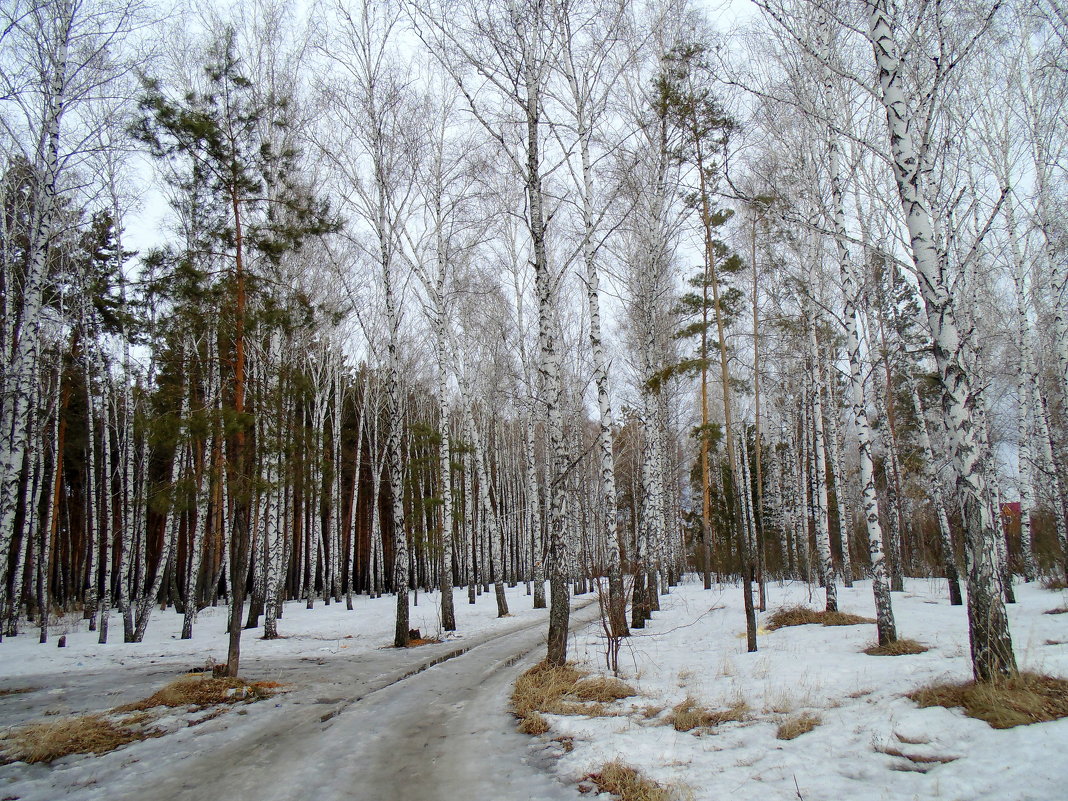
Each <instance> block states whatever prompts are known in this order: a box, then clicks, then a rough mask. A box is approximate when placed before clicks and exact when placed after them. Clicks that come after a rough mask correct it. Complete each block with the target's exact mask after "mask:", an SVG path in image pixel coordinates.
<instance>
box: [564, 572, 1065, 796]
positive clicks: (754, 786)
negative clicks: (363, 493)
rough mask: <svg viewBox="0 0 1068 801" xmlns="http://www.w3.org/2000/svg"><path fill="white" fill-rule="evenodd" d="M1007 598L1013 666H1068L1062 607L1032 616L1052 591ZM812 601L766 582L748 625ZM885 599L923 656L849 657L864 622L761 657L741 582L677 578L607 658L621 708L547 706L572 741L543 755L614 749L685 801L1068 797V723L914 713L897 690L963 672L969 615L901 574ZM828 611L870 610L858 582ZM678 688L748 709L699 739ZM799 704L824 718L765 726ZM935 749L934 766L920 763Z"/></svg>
mask: <svg viewBox="0 0 1068 801" xmlns="http://www.w3.org/2000/svg"><path fill="white" fill-rule="evenodd" d="M1016 596H1017V599H1018V603H1017V604H1015V605H1010V606H1009V607H1008V611H1009V617H1010V625H1011V629H1012V636H1013V643H1014V646H1015V650H1016V655H1017V659H1018V661H1019V664H1020V667H1021V669H1024V670H1032V671H1037V672H1043V673H1049V674H1052V675H1059V676H1068V644H1066V643H1064V642H1061V641H1063V640H1068V625H1066V623H1068V616H1065V615H1046V614H1043V612H1045V611H1046V610H1049V609H1052V608H1054V607H1058V606H1064V605H1065V599H1064V597H1063V596H1062V594H1060V593H1055V592H1050V591H1047V590H1043V589H1041V588H1040V587H1039V586H1038V585H1036V584H1034V583H1031V584H1021V585H1019V586H1018V587H1017V588H1016ZM821 599H822V593H821V592H819V591H817V590H809V589H808V588H807V587H806V586H805V585H802V584H796V583H790V584H786V585H784V586H783V585H777V584H772V585H769V587H768V609H769V612H768V613H767V614H762V615H760V617H759V621H760V622H761V623H763V622H764V621H766V620H767V617H768V616H769V615H770V613H771V612H772V611H774V610H775V609H776V608H778V607H780V606H789V605H793V604H797V603H804V604H806V605H810V606H813V607H814V608H820V607H821ZM893 604H894V613H895V617H896V620H897V624H898V631H899V634H900V636H902V637H909V638H912V639H916V640H919V641H920V642H921V643H923V644H924V645H927V646H928V647H929V648H930V650H929V651H927V652H926V653H923V654H917V655H911V656H899V657H873V656H868V655H866V654H864V653H861V652H862V650H863V649H864V648H865V647H867V646H868V645H872V644H874V639H875V626H874V625H870V624H868V625H859V626H840V627H823V626H813V625H809V626H798V627H790V628H783V629H779V630H776V631H773V632H767V633H761V634H760V635H759V636H758V645H759V651H758V652H757V653H753V654H749V653H746V650H745V636H744V628H745V623H744V617H743V612H742V596H741V591H740V589H738V588H737V587H731V586H726V587H720V588H717V589H713V590H711V591H706V590H704V589H703V588H702V587H701V586H700V585H698V584H694V583H685V584H683V585H681V586H679V587H676V588H674V589H673V590H672V591H671V594H670V595H667V596H665V597H663V598H662V599H661V607H662V611H661V612H658V613H655V614H654V619H653V621H651V622H650V623H649V624H647V627H646V628H645V629H644V630H637V631H635V632H634V635H635V636H632V637H631V638H630V639H628V640H627V641H626V645H625V646H624V649H623V651H622V652H621V654H620V667H621V673H622V677H623V678H624V679H626V680H627V681H629V682H630V683H631V684H632V685H633V686H635V687H636V688H637V689H638V690H639V692H640V695H639V696H638V697H636V698H631V699H627V700H626V701H623V702H620V703H619V706H620V707H622V708H624V709H626V710H629V711H630V712H631V714H627V715H624V716H619V717H605V718H585V717H573V716H548V718H549V720H550V723H551V725H552V730H551V731H550V732H549V733H548V734H546V735H544V738H543V739H545V740H548V741H551V740H553V739H554V738H561V737H569V738H571V740H572V742H571V743H570V745H572V746H573V750H572V751H571V752H570V753H564V752H563V750H562V749H561V755H560V760H559V762H558V763H557V770H558V771H559V772H560V773H561V774H562V777H563V778H566V779H568V780H570V781H574V782H579V781H582V779H583V777H584V776H586V775H588V774H589V773H591V772H594V771H596V770H598V769H599V768H600V767H601V765H603V764H604V763H605V762H608V761H610V760H612V759H621V760H622V761H624V762H626V763H628V764H630V765H631V766H633V767H635V768H638V769H639V770H641V771H642V772H643V773H645V774H646V775H648V776H650V777H652V778H654V779H656V780H657V781H660V782H661V783H665V784H673V785H675V786H676V787H677V788H678V789H679V790H680V791H681V793H682V796H683V797H686V798H692V799H694V801H702V800H703V799H722V798H730V799H732V801H744V800H745V799H753V801H757V800H758V799H759V800H760V801H774V800H775V799H783V800H784V801H785V800H786V799H791V801H797V799H798V798H799V797H801V798H803V799H807V801H813V800H814V799H834V800H835V801H848V800H849V799H864V801H876V800H878V799H887V800H889V799H893V801H905V800H907V799H947V801H948V800H950V799H952V800H953V801H965V799H985V798H992V799H994V798H996V799H998V801H1025V800H1029V799H1034V801H1040V800H1041V801H1050V800H1051V799H1058V798H1065V797H1068V790H1066V789H1065V788H1068V762H1066V761H1065V760H1064V759H1063V753H1064V751H1065V749H1066V747H1068V720H1059V721H1054V722H1050V723H1041V724H1033V725H1028V726H1020V727H1016V728H1013V729H1007V730H995V729H992V728H990V727H989V726H988V725H987V724H986V723H984V722H982V721H979V720H975V719H972V718H968V717H965V716H964V715H963V714H962V712H961V711H960V710H950V709H944V708H941V707H932V708H927V709H920V708H918V707H917V706H916V704H914V703H913V702H912V701H910V700H908V699H907V698H905V697H904V695H905V693H907V692H909V691H910V690H913V689H916V688H918V687H920V686H922V685H924V684H928V683H931V682H935V681H963V680H966V679H970V678H971V669H970V661H969V656H968V654H969V648H968V638H967V618H966V612H965V609H964V607H959V606H958V607H952V606H950V605H949V601H948V599H947V593H946V592H945V585H944V582H941V581H934V580H932V581H929V580H918V579H913V580H909V581H907V583H906V592H905V593H903V594H902V593H894V594H893ZM839 608H840V609H841V610H842V611H845V612H852V613H855V614H860V615H865V616H868V617H874V614H875V612H874V601H873V598H872V593H871V585H870V583H869V582H857V583H856V585H855V586H854V587H853V588H852V589H844V588H839ZM1050 642H1052V643H1055V644H1048V643H1050ZM576 657H577V658H578V659H580V661H581V662H582V663H584V664H585V666H586V667H588V668H590V669H593V670H597V671H603V670H604V649H603V642H602V640H601V638H599V637H598V636H597V632H596V631H594V630H590V631H588V633H587V634H586V636H585V637H584V638H581V639H580V641H579V645H578V648H577V649H576ZM687 696H692V697H694V698H695V699H697V700H698V701H699V702H700V703H701V704H703V705H706V706H709V707H712V708H725V707H728V706H730V705H731V704H732V703H735V702H738V701H744V702H745V703H746V704H748V706H749V708H750V711H749V715H748V719H747V720H744V721H742V722H737V723H727V724H723V725H721V726H719V727H717V728H716V729H715V730H714V731H713V732H711V733H693V732H676V731H675V730H674V728H673V727H672V726H671V725H670V724H669V723H668V722H667V717H668V715H669V714H670V712H671V707H673V706H674V705H675V704H677V703H679V702H680V701H682V700H683V699H684V698H686V697H687ZM649 706H653V707H663V711H662V712H660V713H659V714H658V715H657V716H655V717H653V718H651V719H648V720H647V719H646V717H645V715H643V714H641V711H642V710H643V709H645V708H647V707H649ZM798 713H812V714H815V715H817V716H819V717H820V718H821V719H822V723H821V725H819V726H817V727H816V728H815V729H814V730H813V731H812V732H810V733H806V734H802V735H801V736H799V737H797V738H796V739H793V740H789V741H784V740H778V739H776V730H777V727H778V724H779V723H780V722H782V721H783V720H784V719H786V718H788V717H790V716H793V715H796V714H798ZM887 752H900V753H901V754H907V755H908V756H913V757H916V760H911V759H909V758H908V757H907V756H900V755H894V753H887ZM935 757H937V758H939V759H940V760H946V762H945V764H941V763H940V762H931V761H922V760H923V759H924V758H928V759H930V758H935ZM921 770H923V771H926V772H920V771H921Z"/></svg>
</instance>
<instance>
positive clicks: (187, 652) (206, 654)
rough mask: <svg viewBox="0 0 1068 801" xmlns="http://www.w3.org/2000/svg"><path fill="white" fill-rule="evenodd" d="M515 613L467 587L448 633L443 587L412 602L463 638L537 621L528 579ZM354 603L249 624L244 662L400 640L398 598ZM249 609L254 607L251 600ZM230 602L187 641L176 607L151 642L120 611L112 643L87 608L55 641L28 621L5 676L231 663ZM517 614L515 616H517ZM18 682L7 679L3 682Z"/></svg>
mask: <svg viewBox="0 0 1068 801" xmlns="http://www.w3.org/2000/svg"><path fill="white" fill-rule="evenodd" d="M507 596H508V604H509V611H510V617H509V618H506V619H505V620H503V621H501V620H498V618H497V606H496V602H495V600H494V596H493V588H492V587H490V592H489V593H483V594H482V595H480V596H478V598H477V603H476V604H475V605H474V606H471V605H469V604H468V602H467V590H466V588H457V589H456V591H455V593H454V598H453V600H454V603H455V605H456V619H457V624H458V626H459V631H458V632H457V633H456V634H448V635H446V633H445V632H444V631H442V629H441V604H440V600H439V599H440V595H439V594H438V593H437V592H432V593H419V595H418V605H417V606H412V607H411V628H413V629H419V632H420V634H421V635H422V636H423V637H438V638H442V639H446V640H462V639H463V638H464V637H470V636H472V635H476V634H481V633H484V632H486V631H489V630H491V629H493V628H501V627H506V626H507V625H508V624H509V621H512V622H516V621H522V622H529V621H530V620H531V619H534V618H536V617H540V616H544V615H545V610H544V609H532V608H531V601H530V599H529V598H526V597H525V590H524V587H523V585H519V586H517V587H514V588H508V590H507ZM352 604H353V609H352V610H351V611H349V610H348V609H346V607H345V602H344V600H342V602H341V603H331V604H330V606H324V604H323V602H322V601H317V602H316V604H315V608H314V609H306V608H305V602H304V601H289V602H287V603H286V604H285V606H284V612H283V615H282V617H281V618H280V619H279V620H278V633H279V635H280V636H279V639H277V640H264V639H262V637H263V626H262V618H261V619H260V621H261V625H260V626H259V627H258V628H256V629H248V630H246V631H245V632H244V633H243V634H242V636H241V659H242V662H243V663H244V662H250V661H259V660H272V659H281V658H287V657H304V658H315V659H318V660H327V661H329V660H332V659H336V658H338V657H346V656H351V655H352V654H353V653H355V652H357V651H363V650H366V649H373V648H381V647H386V646H389V645H391V644H392V642H393V633H394V621H395V617H394V614H395V609H396V599H395V598H394V597H393V596H383V597H381V598H369V597H367V596H365V595H359V596H353V599H352ZM245 613H246V615H247V613H248V605H247V604H246V605H245ZM227 616H228V615H227V608H226V607H225V606H224V605H221V604H220V606H217V607H207V608H206V609H203V610H201V611H200V613H199V614H198V615H197V622H196V624H195V625H194V626H193V636H192V638H191V639H188V640H182V639H180V638H179V635H180V634H181V631H182V616H181V615H179V614H177V613H175V612H174V611H173V610H168V611H166V612H161V611H159V610H158V609H157V610H155V611H154V612H153V616H152V620H151V621H150V623H149V626H148V630H147V632H146V633H145V639H144V642H141V643H124V642H123V641H122V619H121V617H120V616H119V615H117V614H116V613H115V612H114V611H113V612H112V615H111V630H110V632H109V642H108V643H107V644H105V645H100V644H98V643H97V637H98V636H99V635H98V633H97V632H90V631H88V630H87V628H88V626H87V623H86V622H85V621H83V620H82V616H81V615H80V614H72V615H67V616H65V617H64V618H62V619H60V620H57V621H55V623H54V625H53V626H51V627H50V628H49V638H50V639H49V642H48V643H47V644H45V645H41V644H39V643H38V641H37V640H38V637H37V630H35V629H32V628H30V627H29V626H27V625H26V624H25V623H24V624H23V633H22V634H21V635H20V636H18V637H9V638H5V639H4V641H3V642H0V682H3V679H5V678H15V677H21V676H26V677H32V676H34V675H36V674H40V673H51V672H62V673H68V672H71V671H78V670H101V669H106V668H107V667H109V666H121V665H135V664H138V665H143V664H156V663H170V662H179V663H181V664H183V665H185V666H186V668H187V669H188V668H195V667H204V666H205V665H206V664H208V663H212V662H214V663H221V662H225V661H226V648H227V641H228V640H227V638H228V635H227V634H226V632H225V628H226V619H227ZM512 619H515V620H514V621H513V620H512ZM61 634H66V636H67V647H66V648H58V647H57V640H58V638H59V635H61ZM8 685H11V686H14V685H12V684H11V683H10V682H3V686H8Z"/></svg>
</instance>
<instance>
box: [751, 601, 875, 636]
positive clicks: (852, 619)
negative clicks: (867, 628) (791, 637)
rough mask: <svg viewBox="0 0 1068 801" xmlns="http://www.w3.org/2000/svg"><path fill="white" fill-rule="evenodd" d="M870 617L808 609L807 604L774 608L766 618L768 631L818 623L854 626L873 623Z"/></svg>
mask: <svg viewBox="0 0 1068 801" xmlns="http://www.w3.org/2000/svg"><path fill="white" fill-rule="evenodd" d="M874 622H875V621H874V620H873V619H872V618H870V617H861V616H860V615H851V614H849V613H847V612H827V611H822V612H821V611H817V610H815V609H809V608H808V607H807V606H787V607H783V608H782V609H779V610H776V611H775V612H773V613H772V615H771V617H770V618H768V625H767V629H768V631H775V629H781V628H786V627H787V626H806V625H808V624H810V623H819V624H820V625H823V626H856V625H859V624H861V623H874Z"/></svg>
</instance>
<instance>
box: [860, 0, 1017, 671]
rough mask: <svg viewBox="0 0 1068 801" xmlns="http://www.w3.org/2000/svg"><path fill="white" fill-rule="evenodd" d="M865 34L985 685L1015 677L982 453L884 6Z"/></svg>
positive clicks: (872, 6)
mask: <svg viewBox="0 0 1068 801" xmlns="http://www.w3.org/2000/svg"><path fill="white" fill-rule="evenodd" d="M868 9H869V30H868V38H869V40H870V41H871V44H872V47H873V50H874V54H875V63H876V66H877V68H878V71H879V84H880V87H881V90H882V98H881V99H882V103H883V107H884V109H885V111H886V120H887V131H888V134H889V139H890V147H891V158H892V160H893V165H894V175H895V178H896V180H897V186H898V194H899V196H900V200H901V208H902V212H903V213H904V216H905V220H906V223H907V226H908V232H909V239H910V243H911V247H912V255H913V260H914V262H915V266H916V272H917V277H918V278H919V282H920V289H921V293H922V295H923V299H924V305H925V307H926V311H927V318H928V322H929V324H930V327H931V334H932V337H933V340H934V353H935V361H936V363H937V365H938V370H939V379H940V382H941V385H942V393H943V405H944V412H945V416H946V422H947V428H948V430H949V433H950V440H951V444H952V448H953V456H954V462H955V465H956V468H957V486H958V489H959V492H960V496H961V499H962V501H963V506H964V510H963V516H964V531H965V542H966V544H967V548H968V555H969V559H968V576H967V586H968V626H969V633H970V636H971V652H972V671H973V673H974V675H975V678H976V680H978V681H993V680H995V679H997V678H999V677H1002V676H1008V675H1014V674H1015V673H1016V672H1017V669H1016V658H1015V655H1014V654H1013V649H1012V639H1011V637H1010V635H1009V626H1008V618H1007V616H1006V613H1005V607H1004V603H1003V602H1002V599H1001V595H1000V592H999V587H998V586H997V585H998V581H997V567H998V565H997V555H996V546H995V541H996V538H997V537H998V536H999V534H998V532H997V530H996V529H997V523H996V521H995V520H992V519H991V516H990V507H989V505H988V503H987V487H986V479H985V476H984V474H983V470H982V466H981V465H980V464H979V461H980V458H981V455H982V451H981V443H980V442H979V441H978V432H977V431H976V429H975V426H974V424H973V417H974V406H975V396H974V393H973V389H972V383H971V375H970V374H969V372H968V369H967V367H966V363H965V358H964V353H963V350H964V348H965V347H966V346H967V343H966V342H964V341H962V339H961V336H960V332H959V330H958V328H957V323H956V318H955V310H954V301H953V296H952V294H951V293H950V290H949V286H948V280H947V276H946V264H945V261H944V260H943V259H942V258H941V256H940V255H939V253H938V252H937V250H936V249H935V244H934V231H933V228H932V225H931V214H930V211H929V210H928V207H927V203H926V200H925V198H924V193H923V189H922V187H921V185H920V182H921V179H922V176H921V164H922V154H921V153H920V152H918V150H917V148H916V145H915V142H914V139H913V132H912V130H911V128H910V126H909V109H908V104H907V100H906V97H905V94H904V90H903V82H902V78H901V75H900V68H901V64H900V60H899V57H898V50H897V44H896V42H895V41H894V38H893V30H892V28H891V24H890V21H889V19H888V18H887V13H886V10H885V0H874V1H872V0H869V3H868Z"/></svg>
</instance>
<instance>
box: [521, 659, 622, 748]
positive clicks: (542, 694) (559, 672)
mask: <svg viewBox="0 0 1068 801" xmlns="http://www.w3.org/2000/svg"><path fill="white" fill-rule="evenodd" d="M634 695H637V692H636V691H635V690H634V688H632V687H631V686H630V685H628V684H626V683H624V682H622V681H620V680H619V679H615V678H611V677H606V676H591V677H589V678H587V677H586V674H585V673H584V672H583V671H581V670H579V669H578V668H576V667H575V666H574V665H572V664H567V665H563V666H559V667H552V666H550V665H548V664H547V663H545V662H539V663H538V664H536V665H534V667H532V668H530V669H529V670H527V671H525V672H524V673H523V674H522V675H520V677H519V678H518V679H516V682H515V686H514V687H513V688H512V710H513V712H514V713H515V716H516V717H517V718H519V730H520V731H521V732H523V733H524V734H544V733H545V732H547V731H548V730H549V723H548V721H546V720H545V717H544V715H543V714H542V713H548V714H551V715H586V716H588V717H609V716H614V715H616V714H618V713H617V712H615V711H611V710H609V709H608V704H611V703H612V702H614V701H618V700H619V699H621V698H629V697H631V696H634Z"/></svg>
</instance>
